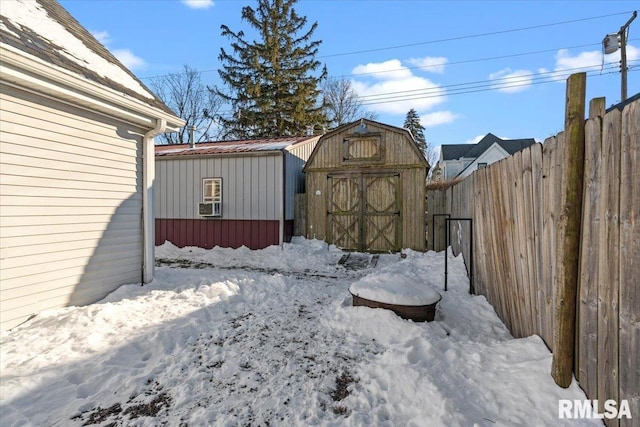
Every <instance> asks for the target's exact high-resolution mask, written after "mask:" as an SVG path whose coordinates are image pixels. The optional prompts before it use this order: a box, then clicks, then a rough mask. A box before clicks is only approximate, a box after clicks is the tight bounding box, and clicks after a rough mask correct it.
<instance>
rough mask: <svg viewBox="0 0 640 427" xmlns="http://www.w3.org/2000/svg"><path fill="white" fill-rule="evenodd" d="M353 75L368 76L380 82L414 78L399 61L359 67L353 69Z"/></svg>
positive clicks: (392, 60) (394, 60)
mask: <svg viewBox="0 0 640 427" xmlns="http://www.w3.org/2000/svg"><path fill="white" fill-rule="evenodd" d="M353 74H357V75H361V74H368V75H370V76H371V77H373V78H376V79H380V80H389V79H402V78H408V77H411V76H412V74H411V71H410V70H409V69H408V68H407V67H404V66H403V65H402V63H401V62H400V60H398V59H391V60H389V61H385V62H374V63H369V64H366V65H358V66H357V67H356V68H354V69H353Z"/></svg>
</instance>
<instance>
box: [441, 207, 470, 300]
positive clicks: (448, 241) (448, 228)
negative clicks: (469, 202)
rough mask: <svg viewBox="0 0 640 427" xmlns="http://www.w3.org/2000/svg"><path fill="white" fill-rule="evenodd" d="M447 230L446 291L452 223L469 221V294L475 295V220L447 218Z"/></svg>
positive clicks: (445, 257)
mask: <svg viewBox="0 0 640 427" xmlns="http://www.w3.org/2000/svg"><path fill="white" fill-rule="evenodd" d="M444 221H445V224H446V226H445V229H446V236H447V237H446V241H447V242H446V244H445V249H444V290H445V291H446V290H447V279H448V274H449V272H448V264H447V258H448V257H449V254H448V252H449V244H450V243H451V230H450V227H451V221H469V234H470V236H471V237H470V238H469V293H470V294H473V293H475V288H474V286H473V218H445V220H444Z"/></svg>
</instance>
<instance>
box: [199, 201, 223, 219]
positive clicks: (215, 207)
mask: <svg viewBox="0 0 640 427" xmlns="http://www.w3.org/2000/svg"><path fill="white" fill-rule="evenodd" d="M221 208H222V206H221V203H220V202H207V203H198V215H200V216H222V209H221Z"/></svg>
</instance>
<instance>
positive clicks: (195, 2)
mask: <svg viewBox="0 0 640 427" xmlns="http://www.w3.org/2000/svg"><path fill="white" fill-rule="evenodd" d="M182 3H183V4H185V5H186V6H188V7H190V8H192V9H209V8H210V7H212V6H213V5H214V3H213V0H182Z"/></svg>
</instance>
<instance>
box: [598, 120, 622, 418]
mask: <svg viewBox="0 0 640 427" xmlns="http://www.w3.org/2000/svg"><path fill="white" fill-rule="evenodd" d="M621 124H622V115H621V113H620V111H619V110H613V111H611V112H609V113H608V114H606V115H605V117H604V123H603V129H602V164H601V174H600V177H601V180H600V189H601V191H602V195H601V197H600V203H599V206H598V209H599V211H600V218H601V221H602V227H600V233H599V242H598V243H599V244H598V252H599V254H598V257H597V259H598V297H599V298H598V314H599V316H598V342H599V343H598V379H597V381H598V397H599V398H600V399H599V401H600V400H601V402H599V403H600V404H601V405H602V404H604V400H605V399H615V400H618V399H617V398H618V286H617V284H618V283H619V278H620V271H619V268H620V266H619V257H618V255H619V252H618V248H619V246H620V226H619V222H618V217H619V206H620V174H619V168H620V131H621V129H620V128H621ZM613 283H615V284H616V286H612V284H613ZM600 409H601V410H603V409H604V407H603V406H601V408H600ZM610 425H617V423H612V424H610Z"/></svg>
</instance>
